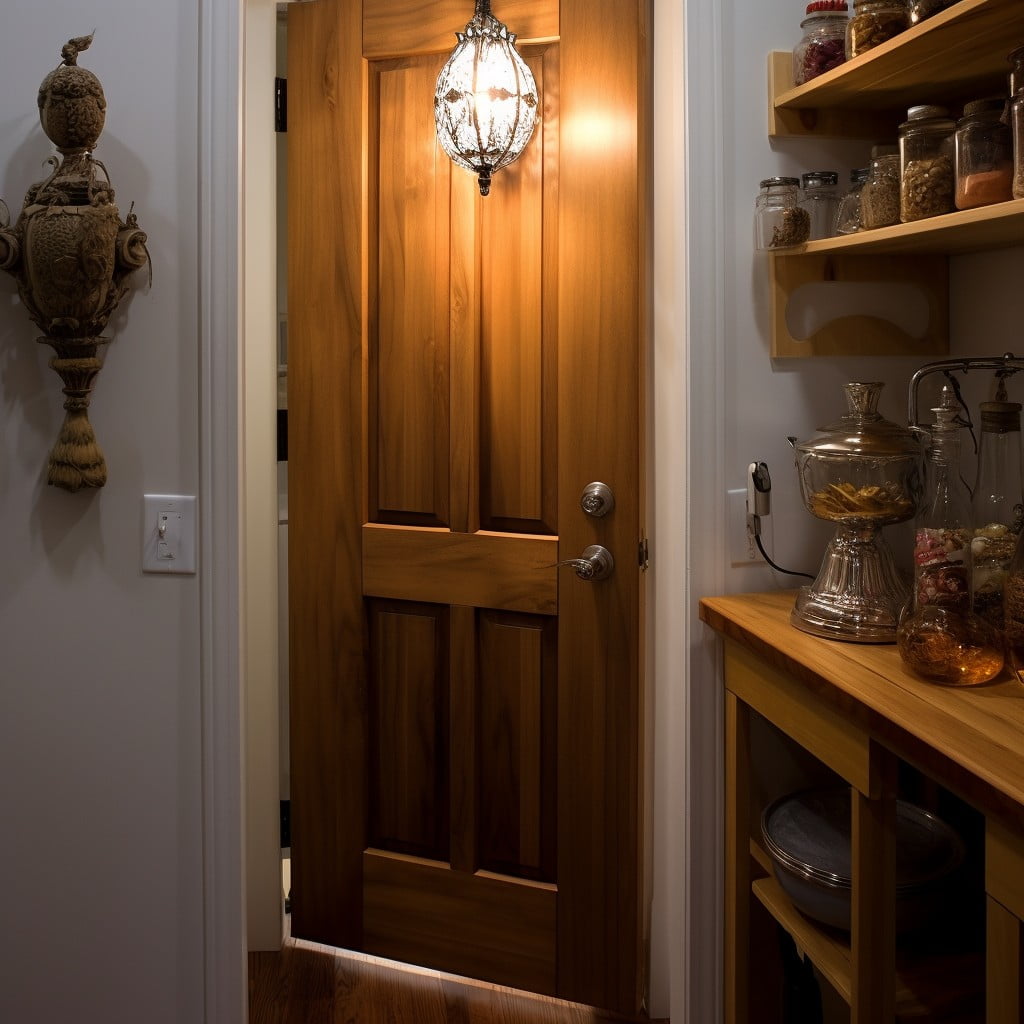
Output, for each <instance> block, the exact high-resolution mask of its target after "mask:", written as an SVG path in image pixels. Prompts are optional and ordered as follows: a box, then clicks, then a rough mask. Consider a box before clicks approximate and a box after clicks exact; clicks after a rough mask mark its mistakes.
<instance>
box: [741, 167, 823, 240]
mask: <svg viewBox="0 0 1024 1024" xmlns="http://www.w3.org/2000/svg"><path fill="white" fill-rule="evenodd" d="M810 227H811V218H810V215H809V214H808V213H807V211H806V210H805V209H804V207H803V206H801V204H800V179H799V178H786V177H775V178H765V179H764V180H763V181H762V182H761V191H760V192H759V193H758V196H757V200H756V202H755V204H754V246H755V248H757V249H762V250H763V249H784V248H786V247H787V246H791V245H800V244H801V243H802V242H806V241H807V238H808V235H809V233H810Z"/></svg>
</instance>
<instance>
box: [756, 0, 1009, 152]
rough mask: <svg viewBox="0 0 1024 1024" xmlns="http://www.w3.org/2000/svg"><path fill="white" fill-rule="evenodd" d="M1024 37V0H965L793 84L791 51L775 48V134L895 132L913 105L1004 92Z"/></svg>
mask: <svg viewBox="0 0 1024 1024" xmlns="http://www.w3.org/2000/svg"><path fill="white" fill-rule="evenodd" d="M1022 44H1024V4H1022V3H1021V2H1020V0H960V2H959V3H957V4H954V5H953V6H952V7H950V8H948V9H947V10H945V11H943V12H942V13H940V14H937V15H935V16H934V17H932V18H929V19H928V20H927V21H924V22H922V23H921V24H920V25H916V26H914V27H913V28H910V29H907V30H906V31H904V32H901V33H900V34H899V35H898V36H896V37H895V38H893V39H890V40H889V41H888V42H886V43H883V44H882V45H881V46H877V47H875V48H874V49H872V50H869V51H868V52H867V53H863V54H861V55H860V56H859V57H855V58H854V59H853V60H850V61H847V62H846V63H844V64H841V65H840V66H839V67H837V68H833V70H831V71H828V72H826V73H825V74H823V75H820V76H819V77H818V78H815V79H813V80H812V81H810V82H807V83H805V84H804V85H799V86H794V85H793V67H792V64H793V58H792V54H791V53H789V52H775V53H772V54H771V55H770V57H769V64H768V68H769V96H770V98H771V105H770V109H769V125H768V134H769V135H770V136H772V137H780V136H793V135H795V136H800V135H816V136H819V137H837V138H865V139H875V138H877V137H881V138H890V137H892V136H893V135H894V133H895V129H896V125H897V124H898V123H899V121H900V120H903V119H904V117H905V115H906V109H907V107H908V106H912V105H913V104H916V103H942V104H950V105H952V106H956V105H959V104H962V103H963V102H964V101H966V100H970V99H976V98H978V97H980V96H985V95H991V94H992V93H996V92H1005V91H1006V88H1007V75H1008V74H1009V70H1010V65H1009V62H1008V61H1007V59H1006V57H1007V55H1008V54H1009V52H1010V51H1011V50H1013V49H1014V48H1015V47H1017V46H1020V45H1022ZM955 113H957V111H954V114H955ZM883 129H884V134H881V135H880V131H881V130H883Z"/></svg>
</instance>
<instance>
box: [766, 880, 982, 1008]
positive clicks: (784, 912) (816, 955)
mask: <svg viewBox="0 0 1024 1024" xmlns="http://www.w3.org/2000/svg"><path fill="white" fill-rule="evenodd" d="M751 889H752V891H753V894H754V896H755V897H756V898H757V900H758V901H759V902H760V903H761V904H762V906H764V908H765V909H766V910H767V911H768V913H769V914H771V916H772V917H773V918H774V919H775V920H776V921H777V922H778V923H779V924H780V925H781V926H782V927H783V928H784V929H785V930H786V931H787V932H788V933H789V934H790V935H791V936H792V937H793V941H794V942H795V943H796V945H797V948H798V949H799V950H800V951H801V952H802V953H803V954H804V955H805V956H807V958H808V959H809V960H810V961H811V963H813V964H814V966H815V967H816V968H817V969H818V972H819V973H820V974H821V976H822V977H823V978H824V979H825V980H826V981H827V982H828V983H829V984H830V985H831V986H832V987H833V988H834V989H835V990H836V992H837V993H838V994H839V996H840V997H841V998H842V999H843V1000H844V1001H845V1002H847V1003H849V1002H850V999H851V993H852V984H853V979H852V968H851V959H850V944H849V938H848V936H846V935H845V934H844V933H842V932H839V931H835V930H833V929H830V928H824V927H821V926H820V925H817V924H815V923H814V922H813V921H811V920H810V919H809V918H807V917H805V916H804V915H803V914H802V913H801V912H800V911H799V910H797V909H796V908H795V907H794V906H793V904H792V903H791V902H790V901H789V897H788V896H786V894H785V893H784V892H783V890H782V888H781V886H780V885H779V884H778V882H776V881H775V879H774V878H770V877H769V878H760V879H758V880H757V881H755V882H753V883H752V885H751ZM984 992H985V960H984V952H983V951H982V950H970V951H966V952H961V951H956V952H937V951H935V950H934V949H931V948H928V949H924V948H921V947H919V946H916V945H913V944H911V943H901V944H900V947H899V949H898V951H897V962H896V1020H897V1024H911V1022H924V1021H928V1022H933V1024H982V1022H983V1021H984V1020H985V1009H984V1007H985V996H984Z"/></svg>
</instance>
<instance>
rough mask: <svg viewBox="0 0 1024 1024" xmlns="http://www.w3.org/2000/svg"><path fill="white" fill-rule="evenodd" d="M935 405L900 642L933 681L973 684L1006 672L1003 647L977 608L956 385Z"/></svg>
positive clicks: (903, 653) (912, 664)
mask: <svg viewBox="0 0 1024 1024" xmlns="http://www.w3.org/2000/svg"><path fill="white" fill-rule="evenodd" d="M932 411H933V412H934V413H935V424H934V426H933V428H932V430H931V439H930V444H929V447H928V459H927V463H926V467H925V499H924V502H923V504H922V507H921V511H920V512H919V513H918V516H917V518H916V520H915V527H914V589H913V594H912V596H911V603H910V605H909V606H908V608H907V609H906V610H905V611H904V613H903V615H902V616H901V617H900V623H899V627H898V628H897V630H896V647H897V649H898V651H899V653H900V657H901V658H902V659H903V661H904V663H905V664H906V665H907V666H908V667H909V668H911V669H913V671H915V672H917V673H918V674H919V675H922V676H924V677H925V678H926V679H929V680H931V681H932V682H936V683H943V684H945V685H947V686H973V685H976V684H978V683H987V682H989V680H991V679H994V678H995V677H996V676H997V675H998V674H999V673H1000V672H1001V671H1002V669H1003V663H1004V656H1003V647H1002V643H1001V640H1000V639H999V637H998V636H997V634H996V633H995V631H994V630H993V629H992V627H991V626H990V625H989V624H988V623H987V622H986V621H985V620H984V619H982V618H981V617H980V616H978V615H976V614H975V613H974V611H973V610H972V609H971V498H970V492H969V491H968V490H967V485H966V484H965V483H964V482H963V480H962V478H961V476H960V465H959V463H960V424H959V422H958V416H957V412H958V410H957V399H956V396H955V395H954V393H953V389H952V388H951V387H950V385H948V384H947V385H945V386H944V387H943V389H942V396H941V399H940V402H939V406H938V407H937V408H935V409H933V410H932Z"/></svg>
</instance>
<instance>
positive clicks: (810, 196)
mask: <svg viewBox="0 0 1024 1024" xmlns="http://www.w3.org/2000/svg"><path fill="white" fill-rule="evenodd" d="M802 180H803V188H804V196H803V204H804V208H805V209H806V210H807V213H808V214H809V215H810V234H809V235H808V238H809V239H810V240H811V241H813V240H814V239H816V238H831V237H832V231H833V229H834V228H835V223H836V210H837V209H838V207H839V193H838V191H837V187H838V185H839V175H838V174H836V172H835V171H808V172H807V173H806V174H805V175H804V176H803V179H802Z"/></svg>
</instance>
